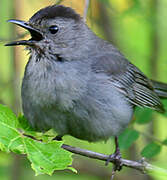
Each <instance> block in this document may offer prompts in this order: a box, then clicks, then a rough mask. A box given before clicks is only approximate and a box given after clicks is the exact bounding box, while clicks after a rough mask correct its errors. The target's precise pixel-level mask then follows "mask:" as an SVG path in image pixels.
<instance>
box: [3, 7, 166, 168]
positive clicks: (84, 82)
mask: <svg viewBox="0 0 167 180" xmlns="http://www.w3.org/2000/svg"><path fill="white" fill-rule="evenodd" d="M8 22H11V23H14V24H16V25H18V26H21V27H22V28H24V29H26V30H28V31H29V33H30V35H31V38H30V39H28V40H18V41H14V42H10V43H8V44H6V46H15V45H24V46H26V50H28V51H29V54H30V57H29V60H28V63H27V65H26V68H25V73H24V77H23V81H22V88H21V97H22V108H23V112H24V116H25V117H26V118H27V120H28V122H29V123H30V125H31V126H32V127H33V128H34V129H35V130H37V131H42V132H45V131H47V130H49V129H54V130H55V132H56V133H57V134H58V135H57V136H56V138H55V139H56V140H61V139H62V137H63V136H64V135H71V136H73V137H75V138H78V139H81V140H86V141H89V142H97V141H106V140H108V139H109V138H110V137H112V136H114V137H115V143H116V150H115V157H116V159H119V158H120V157H121V156H120V150H119V145H118V138H117V137H118V136H119V134H120V133H121V132H122V131H123V130H124V129H125V128H127V126H128V124H129V123H130V121H131V120H132V117H133V114H134V111H135V108H136V107H137V106H139V107H147V108H151V109H153V110H155V111H158V112H160V113H164V112H165V109H164V107H163V104H162V102H161V100H160V98H167V85H166V84H165V83H161V82H157V81H153V80H150V79H149V78H147V77H146V75H145V74H144V73H142V71H140V70H139V69H138V68H137V67H136V66H135V65H133V64H132V63H131V62H130V61H129V60H128V59H126V58H125V56H124V55H123V54H122V53H121V52H120V51H119V50H118V49H117V48H116V47H114V46H113V45H112V44H111V43H110V42H108V41H105V40H103V39H101V38H99V37H98V36H97V35H96V34H95V33H94V32H92V30H91V29H90V28H89V27H88V26H87V24H86V23H85V22H84V21H83V18H82V17H81V16H80V15H79V14H78V13H76V11H75V10H73V9H72V8H70V7H66V6H63V5H52V6H47V7H44V8H42V9H40V10H39V11H37V12H36V13H35V14H34V15H33V16H32V17H31V18H30V19H29V20H28V21H21V20H16V19H10V20H8ZM117 169H120V164H118V167H117Z"/></svg>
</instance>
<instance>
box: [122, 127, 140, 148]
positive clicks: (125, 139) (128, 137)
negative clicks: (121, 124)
mask: <svg viewBox="0 0 167 180" xmlns="http://www.w3.org/2000/svg"><path fill="white" fill-rule="evenodd" d="M138 137H139V133H138V132H137V131H135V130H133V129H128V128H127V129H126V130H125V131H124V132H123V133H122V134H121V135H120V136H119V147H120V148H121V149H127V148H129V147H130V146H131V145H132V144H133V142H134V141H136V140H137V139H138Z"/></svg>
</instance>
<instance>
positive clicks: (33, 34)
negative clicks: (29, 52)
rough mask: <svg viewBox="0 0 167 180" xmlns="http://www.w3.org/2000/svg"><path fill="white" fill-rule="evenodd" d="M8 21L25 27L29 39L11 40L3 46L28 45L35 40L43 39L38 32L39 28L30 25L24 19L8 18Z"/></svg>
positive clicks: (31, 44)
mask: <svg viewBox="0 0 167 180" xmlns="http://www.w3.org/2000/svg"><path fill="white" fill-rule="evenodd" d="M8 22H11V23H14V24H16V25H18V26H21V27H23V28H25V29H27V30H28V31H29V32H30V34H31V39H29V40H20V41H13V42H10V43H8V44H5V46H16V45H29V46H33V45H34V43H35V42H37V41H40V40H42V39H43V36H42V34H41V33H40V31H39V30H37V29H35V28H33V27H31V26H30V25H29V24H28V23H27V22H25V21H20V20H16V19H10V20H8Z"/></svg>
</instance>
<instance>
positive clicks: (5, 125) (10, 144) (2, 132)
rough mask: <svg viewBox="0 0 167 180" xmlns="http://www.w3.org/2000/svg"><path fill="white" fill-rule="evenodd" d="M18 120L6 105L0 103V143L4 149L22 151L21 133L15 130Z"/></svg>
mask: <svg viewBox="0 0 167 180" xmlns="http://www.w3.org/2000/svg"><path fill="white" fill-rule="evenodd" d="M17 127H18V120H17V117H16V115H15V114H14V113H13V112H12V111H11V110H10V109H9V108H8V107H6V106H3V105H0V143H1V147H3V150H4V151H7V152H9V151H14V152H16V151H18V152H20V151H22V153H23V152H24V148H20V145H22V144H23V142H22V138H21V134H20V132H19V131H18V130H17Z"/></svg>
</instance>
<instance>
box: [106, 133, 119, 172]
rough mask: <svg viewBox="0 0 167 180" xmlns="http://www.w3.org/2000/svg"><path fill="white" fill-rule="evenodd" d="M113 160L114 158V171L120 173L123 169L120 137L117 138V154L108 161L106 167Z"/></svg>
mask: <svg viewBox="0 0 167 180" xmlns="http://www.w3.org/2000/svg"><path fill="white" fill-rule="evenodd" d="M111 158H112V159H113V158H114V167H113V171H114V172H115V171H120V170H121V169H122V162H121V153H120V149H119V145H118V137H117V136H115V152H114V154H112V155H110V156H109V158H108V160H107V161H106V165H108V163H109V162H110V160H111Z"/></svg>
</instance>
